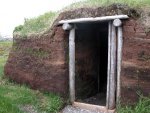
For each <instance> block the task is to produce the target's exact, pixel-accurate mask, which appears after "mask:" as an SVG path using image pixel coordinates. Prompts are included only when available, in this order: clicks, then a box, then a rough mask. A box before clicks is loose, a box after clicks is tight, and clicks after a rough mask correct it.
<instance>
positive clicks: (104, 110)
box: [72, 102, 116, 113]
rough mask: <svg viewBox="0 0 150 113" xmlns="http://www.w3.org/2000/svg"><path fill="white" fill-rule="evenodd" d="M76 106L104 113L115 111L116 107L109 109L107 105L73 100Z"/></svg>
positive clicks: (113, 112)
mask: <svg viewBox="0 0 150 113" xmlns="http://www.w3.org/2000/svg"><path fill="white" fill-rule="evenodd" d="M72 105H73V106H74V107H78V108H81V109H86V110H90V111H94V112H98V113H99V112H102V113H115V111H116V110H115V109H113V110H108V109H107V108H106V106H99V105H93V104H86V103H80V102H73V104H72Z"/></svg>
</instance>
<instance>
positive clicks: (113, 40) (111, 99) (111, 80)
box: [108, 25, 116, 109]
mask: <svg viewBox="0 0 150 113" xmlns="http://www.w3.org/2000/svg"><path fill="white" fill-rule="evenodd" d="M110 66H111V71H110V78H109V85H110V88H109V92H110V93H109V95H110V96H109V103H108V109H114V108H115V105H116V101H115V97H116V96H115V92H116V28H115V26H114V25H112V37H111V63H110Z"/></svg>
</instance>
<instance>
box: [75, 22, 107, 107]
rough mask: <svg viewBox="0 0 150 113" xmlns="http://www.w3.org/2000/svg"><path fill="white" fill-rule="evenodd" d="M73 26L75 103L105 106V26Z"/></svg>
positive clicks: (90, 24)
mask: <svg viewBox="0 0 150 113" xmlns="http://www.w3.org/2000/svg"><path fill="white" fill-rule="evenodd" d="M76 27H77V29H76V38H75V43H76V48H75V49H76V56H75V58H76V59H75V60H76V63H75V66H76V73H75V75H76V76H75V90H76V101H79V102H84V103H89V104H95V105H103V106H105V105H106V90H107V63H108V61H107V60H108V23H107V22H105V23H85V24H77V25H76Z"/></svg>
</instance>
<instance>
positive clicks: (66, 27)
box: [62, 23, 72, 30]
mask: <svg viewBox="0 0 150 113" xmlns="http://www.w3.org/2000/svg"><path fill="white" fill-rule="evenodd" d="M62 27H63V29H64V30H71V29H72V25H70V24H68V23H64V24H63V26H62Z"/></svg>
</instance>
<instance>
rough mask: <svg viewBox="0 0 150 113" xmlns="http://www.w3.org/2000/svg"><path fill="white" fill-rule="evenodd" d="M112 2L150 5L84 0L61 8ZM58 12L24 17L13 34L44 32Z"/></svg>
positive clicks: (138, 0) (137, 3) (144, 0)
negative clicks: (28, 17)
mask: <svg viewBox="0 0 150 113" xmlns="http://www.w3.org/2000/svg"><path fill="white" fill-rule="evenodd" d="M112 3H122V4H127V5H129V6H130V7H144V6H150V0H84V1H82V2H77V3H74V4H72V5H70V6H67V7H66V8H64V9H63V10H69V9H74V8H79V7H97V6H107V5H110V4H112ZM58 14H59V12H47V13H45V14H43V15H40V16H38V17H36V18H32V19H25V22H24V25H20V26H18V27H16V28H15V30H14V34H20V35H22V36H26V35H29V34H33V33H40V32H44V31H45V30H47V29H48V28H50V26H51V24H52V23H53V21H54V19H55V18H56V17H57V16H58Z"/></svg>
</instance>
